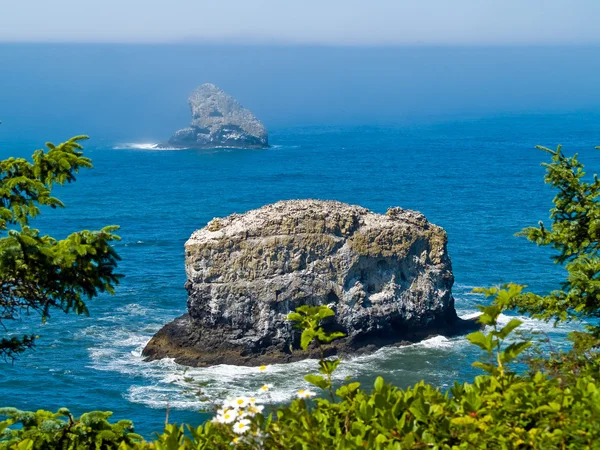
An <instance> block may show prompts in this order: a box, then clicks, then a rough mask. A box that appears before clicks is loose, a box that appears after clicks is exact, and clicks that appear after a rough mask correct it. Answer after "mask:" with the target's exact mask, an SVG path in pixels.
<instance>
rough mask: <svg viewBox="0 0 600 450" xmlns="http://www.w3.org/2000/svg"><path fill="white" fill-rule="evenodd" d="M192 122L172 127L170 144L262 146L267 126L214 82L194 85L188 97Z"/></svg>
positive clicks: (231, 146)
mask: <svg viewBox="0 0 600 450" xmlns="http://www.w3.org/2000/svg"><path fill="white" fill-rule="evenodd" d="M188 104H189V105H190V109H191V111H192V123H191V125H190V126H189V127H188V128H183V129H181V130H178V131H176V132H175V133H174V134H173V136H171V139H169V142H168V144H166V145H168V146H170V147H174V148H196V149H206V148H266V147H268V146H269V139H268V136H267V130H266V128H265V127H264V125H263V124H262V123H261V122H260V121H259V120H258V119H257V118H256V117H255V116H254V114H252V113H251V112H250V111H249V110H248V109H246V108H244V107H243V106H242V105H240V104H239V103H238V101H237V100H235V99H234V98H233V97H231V96H230V95H228V94H226V93H225V92H223V91H222V90H221V89H219V88H218V87H217V86H215V85H214V84H210V83H206V84H203V85H202V86H200V87H198V88H196V90H194V92H192V93H191V94H190V96H189V98H188Z"/></svg>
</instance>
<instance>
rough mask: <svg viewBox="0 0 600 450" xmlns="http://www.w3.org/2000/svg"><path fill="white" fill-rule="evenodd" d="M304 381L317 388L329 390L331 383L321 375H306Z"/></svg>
mask: <svg viewBox="0 0 600 450" xmlns="http://www.w3.org/2000/svg"><path fill="white" fill-rule="evenodd" d="M304 379H305V380H306V381H308V382H309V383H310V384H312V385H314V386H317V387H319V388H321V389H328V388H329V382H328V381H327V380H326V379H325V378H323V377H322V376H320V375H305V376H304Z"/></svg>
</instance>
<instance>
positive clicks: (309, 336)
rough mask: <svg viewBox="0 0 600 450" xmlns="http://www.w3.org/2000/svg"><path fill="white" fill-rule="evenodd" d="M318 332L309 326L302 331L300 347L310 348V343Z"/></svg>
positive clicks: (303, 348)
mask: <svg viewBox="0 0 600 450" xmlns="http://www.w3.org/2000/svg"><path fill="white" fill-rule="evenodd" d="M316 334H317V333H316V332H315V330H313V329H311V328H308V329H306V330H304V331H303V332H302V335H301V336H300V347H301V348H302V350H306V349H307V348H308V346H309V345H310V343H311V342H312V341H313V339H314V338H315V336H316Z"/></svg>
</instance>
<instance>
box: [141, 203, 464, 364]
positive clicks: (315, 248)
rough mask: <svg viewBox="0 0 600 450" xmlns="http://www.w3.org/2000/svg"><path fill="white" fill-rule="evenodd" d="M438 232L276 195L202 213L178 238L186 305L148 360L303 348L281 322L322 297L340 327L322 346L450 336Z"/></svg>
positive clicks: (451, 315)
mask: <svg viewBox="0 0 600 450" xmlns="http://www.w3.org/2000/svg"><path fill="white" fill-rule="evenodd" d="M446 243H447V237H446V232H445V231H444V230H443V229H442V228H440V227H438V226H436V225H433V224H431V223H430V222H428V221H427V219H426V218H425V216H423V215H422V214H420V213H418V212H415V211H410V210H404V209H401V208H390V209H389V210H388V211H387V213H386V214H385V215H382V214H376V213H373V212H371V211H369V210H368V209H365V208H362V207H359V206H353V205H349V204H345V203H340V202H335V201H321V200H290V201H281V202H278V203H275V204H272V205H268V206H264V207H262V208H260V209H257V210H253V211H249V212H247V213H245V214H233V215H231V216H229V217H225V218H218V219H213V220H212V221H210V222H209V223H208V225H207V226H205V227H204V228H202V229H200V230H197V231H196V232H194V233H193V234H192V236H191V237H190V239H189V240H188V241H187V242H186V244H185V258H186V261H185V266H186V272H187V282H186V285H185V287H186V289H187V292H188V301H187V309H188V313H187V314H185V315H183V316H181V317H179V318H177V319H175V320H174V321H173V322H171V323H169V324H167V325H166V326H164V327H163V328H162V329H161V330H160V331H159V332H158V333H157V334H156V335H155V336H154V337H153V338H152V340H150V342H149V343H148V344H147V346H146V348H145V349H144V352H143V354H144V355H145V356H146V358H147V359H148V360H155V359H160V358H165V357H171V358H175V361H176V362H178V363H180V364H184V365H189V366H207V365H214V364H236V365H260V364H267V363H275V362H287V361H294V360H299V359H303V358H307V357H312V356H315V351H316V350H315V349H309V350H307V351H302V350H301V349H300V346H299V338H300V332H299V331H298V330H296V329H295V328H293V327H292V324H291V323H290V322H288V321H287V320H286V316H287V314H288V313H290V312H292V311H294V310H295V309H296V308H297V307H298V306H300V305H329V306H330V307H331V308H332V309H333V310H334V311H335V316H334V317H332V318H331V320H330V322H329V323H327V324H326V326H327V327H328V328H331V329H335V330H339V331H343V332H344V333H345V334H346V338H343V339H339V340H337V341H334V342H333V343H332V344H330V345H329V346H328V347H327V354H328V355H329V354H336V353H342V354H344V353H360V352H368V351H373V350H375V349H377V348H379V347H381V346H384V345H397V344H402V343H407V342H415V341H418V340H420V339H424V338H426V337H429V336H433V335H437V334H443V335H449V334H455V333H457V332H459V331H461V330H464V329H465V328H467V327H469V326H472V324H471V323H467V322H466V321H463V320H461V319H459V318H458V317H457V315H456V311H455V309H454V299H453V297H452V284H453V282H454V277H453V275H452V267H451V263H450V258H449V257H448V253H447V250H446Z"/></svg>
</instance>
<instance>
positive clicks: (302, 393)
mask: <svg viewBox="0 0 600 450" xmlns="http://www.w3.org/2000/svg"><path fill="white" fill-rule="evenodd" d="M315 395H317V393H316V392H313V391H309V390H308V389H300V390H299V391H297V392H296V396H297V397H298V398H311V397H314V396H315Z"/></svg>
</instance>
